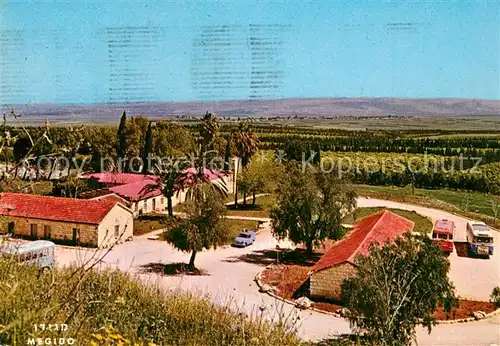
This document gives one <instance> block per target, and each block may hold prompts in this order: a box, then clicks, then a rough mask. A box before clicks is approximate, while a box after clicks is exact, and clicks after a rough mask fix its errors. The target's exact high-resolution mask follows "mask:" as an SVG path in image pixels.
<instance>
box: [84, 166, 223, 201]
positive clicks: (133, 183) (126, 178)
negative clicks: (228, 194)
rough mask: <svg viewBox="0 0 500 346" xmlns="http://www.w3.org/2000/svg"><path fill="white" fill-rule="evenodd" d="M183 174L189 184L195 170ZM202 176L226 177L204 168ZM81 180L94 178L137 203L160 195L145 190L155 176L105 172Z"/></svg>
mask: <svg viewBox="0 0 500 346" xmlns="http://www.w3.org/2000/svg"><path fill="white" fill-rule="evenodd" d="M183 172H184V173H185V174H186V175H187V176H188V179H186V181H185V183H189V175H192V174H195V173H196V169H195V168H193V167H190V168H187V169H185V170H184V171H183ZM204 174H205V176H206V177H207V178H208V179H210V180H216V179H219V178H221V177H224V176H226V175H227V174H226V173H222V172H216V171H211V170H209V169H207V168H205V170H204ZM83 178H84V179H91V178H94V179H96V180H97V181H98V182H99V183H102V184H111V185H115V186H112V187H110V188H108V190H109V191H111V192H113V193H116V194H117V195H120V196H122V197H124V198H128V199H130V200H131V201H139V200H143V199H147V198H151V197H156V196H160V195H162V191H161V189H154V190H151V191H148V190H147V189H146V187H147V186H148V185H151V184H157V183H158V178H159V176H157V175H144V174H134V173H116V172H105V173H87V174H84V175H83Z"/></svg>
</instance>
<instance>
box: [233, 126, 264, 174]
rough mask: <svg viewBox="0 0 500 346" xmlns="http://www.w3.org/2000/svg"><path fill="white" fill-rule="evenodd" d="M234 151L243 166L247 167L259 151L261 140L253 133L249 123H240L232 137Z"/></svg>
mask: <svg viewBox="0 0 500 346" xmlns="http://www.w3.org/2000/svg"><path fill="white" fill-rule="evenodd" d="M231 144H232V147H233V151H234V153H235V154H236V156H238V157H239V158H240V159H241V165H242V166H243V167H246V166H247V165H248V163H249V162H250V159H251V158H252V156H253V155H254V154H255V152H256V151H257V149H258V145H259V140H258V138H257V136H256V135H255V133H253V132H252V130H251V128H250V124H249V123H248V122H247V121H240V122H239V123H238V127H237V128H236V129H235V131H233V133H232V135H231Z"/></svg>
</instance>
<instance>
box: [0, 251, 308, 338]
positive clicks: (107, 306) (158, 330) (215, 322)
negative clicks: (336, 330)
mask: <svg viewBox="0 0 500 346" xmlns="http://www.w3.org/2000/svg"><path fill="white" fill-rule="evenodd" d="M0 289H1V291H2V292H3V293H2V294H1V295H0V344H5V345H28V344H30V343H32V342H31V341H30V340H33V339H32V338H35V342H36V338H43V340H47V339H51V340H52V339H53V338H60V337H64V338H66V340H68V339H69V338H72V339H75V344H78V345H92V344H93V345H118V344H122V345H130V344H133V345H150V344H151V343H153V344H155V345H264V346H266V345H299V344H301V343H300V341H299V340H298V339H297V338H296V336H295V320H294V318H293V317H292V318H290V317H288V316H284V315H281V314H279V312H278V310H276V313H277V314H278V315H279V316H281V317H279V318H280V319H279V320H278V321H280V322H282V323H281V324H274V325H271V324H268V323H266V322H265V321H264V318H265V316H264V313H263V312H262V313H259V312H258V311H259V310H258V309H256V311H257V312H256V313H255V314H254V316H253V317H249V316H247V315H245V314H243V313H241V311H240V310H238V308H233V306H234V305H235V304H234V302H232V301H230V299H229V298H228V302H227V303H226V305H225V306H222V307H216V306H214V305H213V304H212V303H211V302H210V301H208V300H207V299H206V298H201V297H197V296H193V295H189V294H187V293H182V292H180V291H175V292H172V291H170V292H169V291H165V290H162V289H161V288H160V287H159V286H156V285H154V284H152V285H151V284H150V285H148V286H146V285H144V284H141V283H140V282H138V281H135V280H134V279H133V278H132V277H131V276H129V275H128V274H126V273H123V272H120V271H117V270H99V271H96V270H93V269H91V268H89V269H84V268H83V267H80V268H65V269H54V270H52V271H49V272H44V273H42V272H40V271H39V269H38V268H36V267H31V266H27V265H19V264H17V263H14V262H9V261H5V260H2V261H0ZM230 304H231V305H232V307H231V309H230V308H229V306H230ZM56 323H58V324H61V323H64V324H67V325H68V328H67V330H66V331H64V332H62V333H61V332H59V331H56V330H49V329H46V330H44V331H42V330H40V328H38V329H34V327H33V326H34V325H41V324H45V325H48V324H56ZM57 340H59V339H57ZM118 341H121V342H118ZM33 344H34V343H33Z"/></svg>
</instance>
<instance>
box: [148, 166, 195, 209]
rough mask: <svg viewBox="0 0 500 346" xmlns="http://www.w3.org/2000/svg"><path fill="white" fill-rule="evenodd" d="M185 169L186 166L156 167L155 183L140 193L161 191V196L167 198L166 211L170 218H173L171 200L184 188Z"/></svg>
mask: <svg viewBox="0 0 500 346" xmlns="http://www.w3.org/2000/svg"><path fill="white" fill-rule="evenodd" d="M185 167H187V165H184V166H179V167H174V166H169V167H162V168H160V167H158V166H157V171H158V174H157V175H156V176H155V177H156V179H155V181H154V182H152V183H150V184H148V185H146V186H145V187H144V188H143V189H142V191H141V194H147V193H148V192H151V191H156V190H161V192H162V193H163V195H164V196H165V197H166V198H167V210H168V216H170V217H173V216H174V209H173V203H172V198H173V197H174V196H175V195H176V194H179V193H180V192H181V191H182V190H183V188H184V184H185V181H186V176H187V173H186V171H185V169H184V168H185Z"/></svg>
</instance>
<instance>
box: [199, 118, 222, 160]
mask: <svg viewBox="0 0 500 346" xmlns="http://www.w3.org/2000/svg"><path fill="white" fill-rule="evenodd" d="M201 121H202V123H201V128H200V137H201V147H202V151H208V150H212V149H214V148H213V145H214V141H215V139H216V137H217V136H218V134H219V130H220V124H219V119H217V117H216V116H215V115H214V114H212V113H209V112H206V113H205V115H204V116H203V118H202V120H201Z"/></svg>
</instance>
